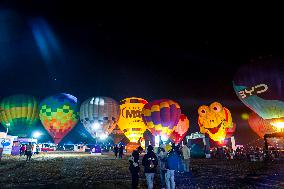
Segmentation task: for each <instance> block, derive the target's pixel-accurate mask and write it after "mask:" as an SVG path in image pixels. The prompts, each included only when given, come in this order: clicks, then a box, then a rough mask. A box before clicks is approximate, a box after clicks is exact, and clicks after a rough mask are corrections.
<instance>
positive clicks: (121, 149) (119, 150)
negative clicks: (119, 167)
mask: <svg viewBox="0 0 284 189" xmlns="http://www.w3.org/2000/svg"><path fill="white" fill-rule="evenodd" d="M122 155H123V146H122V145H121V146H120V147H119V149H118V157H119V159H122Z"/></svg>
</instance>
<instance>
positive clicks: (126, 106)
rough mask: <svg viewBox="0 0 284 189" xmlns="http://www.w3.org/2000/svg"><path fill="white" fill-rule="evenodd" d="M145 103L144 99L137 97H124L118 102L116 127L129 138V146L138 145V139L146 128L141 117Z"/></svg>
mask: <svg viewBox="0 0 284 189" xmlns="http://www.w3.org/2000/svg"><path fill="white" fill-rule="evenodd" d="M145 104H147V101H146V100H144V99H143V98H137V97H131V98H126V99H124V100H122V101H121V102H120V117H119V120H118V127H119V128H120V129H121V130H122V131H123V133H124V135H125V136H126V137H127V138H128V139H129V140H130V144H129V146H132V147H133V146H136V147H138V146H139V145H140V144H139V143H138V142H139V139H140V138H142V137H143V133H144V132H145V131H146V129H147V128H146V125H145V124H144V122H143V120H142V117H141V112H142V109H143V107H144V105H145ZM133 148H134V147H133ZM133 148H131V149H133Z"/></svg>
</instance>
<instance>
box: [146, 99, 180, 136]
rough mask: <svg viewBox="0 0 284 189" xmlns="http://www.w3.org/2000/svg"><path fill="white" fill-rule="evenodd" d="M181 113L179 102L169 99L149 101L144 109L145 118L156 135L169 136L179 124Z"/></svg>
mask: <svg viewBox="0 0 284 189" xmlns="http://www.w3.org/2000/svg"><path fill="white" fill-rule="evenodd" d="M180 115H181V110H180V106H179V104H178V103H176V102H174V101H172V100H169V99H162V100H154V101H152V102H149V103H148V104H146V105H145V106H144V108H143V111H142V117H143V120H144V122H145V124H146V125H147V127H148V129H149V130H150V131H151V133H152V134H153V135H154V136H157V135H166V136H167V137H169V136H170V134H171V133H172V132H173V130H174V129H175V127H176V126H177V124H178V121H179V118H180Z"/></svg>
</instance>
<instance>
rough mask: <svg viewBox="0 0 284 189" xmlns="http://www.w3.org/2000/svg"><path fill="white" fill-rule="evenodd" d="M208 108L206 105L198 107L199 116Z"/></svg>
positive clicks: (203, 114) (204, 113)
mask: <svg viewBox="0 0 284 189" xmlns="http://www.w3.org/2000/svg"><path fill="white" fill-rule="evenodd" d="M208 110H209V107H208V106H200V107H199V108H198V114H199V116H205V115H206V113H207V112H208Z"/></svg>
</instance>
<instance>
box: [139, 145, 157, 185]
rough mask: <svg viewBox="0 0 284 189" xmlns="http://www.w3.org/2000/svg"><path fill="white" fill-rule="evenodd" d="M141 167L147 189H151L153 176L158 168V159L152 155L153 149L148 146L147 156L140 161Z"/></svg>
mask: <svg viewBox="0 0 284 189" xmlns="http://www.w3.org/2000/svg"><path fill="white" fill-rule="evenodd" d="M142 165H143V166H144V172H145V176H146V180H147V185H148V189H153V186H154V176H155V173H156V171H157V166H158V158H157V156H156V154H155V153H154V151H153V147H152V146H151V145H149V146H148V148H147V154H145V155H144V157H143V159H142Z"/></svg>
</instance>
